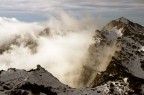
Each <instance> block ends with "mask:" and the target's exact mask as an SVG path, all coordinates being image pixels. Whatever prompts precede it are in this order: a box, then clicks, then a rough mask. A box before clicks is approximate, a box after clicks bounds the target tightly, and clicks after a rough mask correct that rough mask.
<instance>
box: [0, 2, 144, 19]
mask: <svg viewBox="0 0 144 95" xmlns="http://www.w3.org/2000/svg"><path fill="white" fill-rule="evenodd" d="M0 2H1V3H0V11H1V13H0V15H1V16H3V15H5V16H9V15H11V16H17V17H18V18H20V17H19V16H23V15H27V16H32V17H34V18H35V17H36V16H39V17H41V18H42V17H43V18H45V16H46V15H50V14H53V13H54V12H57V11H58V10H59V9H61V10H65V11H69V12H71V13H72V14H75V15H83V14H84V15H85V14H94V15H96V16H104V17H109V18H117V17H121V16H125V17H129V18H131V19H134V20H136V19H137V21H141V20H142V19H143V18H144V16H143V15H144V1H143V0H35V1H32V0H13V1H11V0H0ZM24 13H25V14H24ZM14 14H17V15H14ZM23 17H24V16H23ZM139 18H141V19H139ZM20 19H21V18H20ZM31 19H32V18H31ZM35 19H36V18H35ZM142 21H143V20H142Z"/></svg>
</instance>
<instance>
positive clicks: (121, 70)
mask: <svg viewBox="0 0 144 95" xmlns="http://www.w3.org/2000/svg"><path fill="white" fill-rule="evenodd" d="M98 32H99V33H100V34H99V35H98V36H99V39H101V40H100V42H99V45H100V46H105V45H111V44H112V43H113V42H115V43H116V48H117V49H118V50H116V51H115V52H114V55H113V56H112V57H111V60H110V61H109V65H108V67H107V69H106V71H104V72H101V73H100V74H99V75H97V77H96V78H95V81H94V83H93V84H94V86H96V85H101V84H103V83H105V82H107V81H109V80H113V81H117V80H123V79H124V78H126V79H127V81H128V83H129V89H131V90H130V91H129V95H133V94H136V95H141V94H143V93H144V92H143V86H144V69H143V65H144V49H143V46H144V27H143V26H141V25H139V24H137V23H133V22H131V21H129V20H127V19H126V18H119V19H117V20H113V21H111V22H110V23H108V24H107V25H106V26H105V27H104V28H103V29H102V30H101V31H98ZM98 36H96V39H98V38H97V37H98ZM96 45H97V43H96Z"/></svg>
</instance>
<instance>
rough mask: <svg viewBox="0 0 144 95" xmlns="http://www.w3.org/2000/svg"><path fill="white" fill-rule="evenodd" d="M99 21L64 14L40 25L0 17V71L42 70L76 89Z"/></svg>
mask: <svg viewBox="0 0 144 95" xmlns="http://www.w3.org/2000/svg"><path fill="white" fill-rule="evenodd" d="M97 22H100V20H99V18H97V19H96V18H92V17H85V18H81V19H77V18H75V17H72V16H70V15H68V14H66V13H62V14H60V15H59V16H58V17H53V18H50V20H49V21H47V22H43V23H36V22H35V23H26V22H21V21H18V20H17V19H15V18H5V17H1V18H0V69H8V68H18V69H27V70H29V69H32V68H35V67H36V65H37V64H40V65H41V66H43V67H45V68H46V69H47V70H48V71H49V72H51V73H52V74H53V75H54V76H56V77H57V78H58V79H59V80H60V81H62V82H63V83H65V84H68V85H70V86H74V87H76V84H75V83H76V82H77V80H78V77H79V74H80V71H81V66H82V64H84V62H85V61H86V57H87V55H88V54H87V53H88V48H89V45H90V44H92V43H93V40H92V36H93V34H94V32H95V30H96V28H97V27H99V26H100V23H99V24H96V23H97Z"/></svg>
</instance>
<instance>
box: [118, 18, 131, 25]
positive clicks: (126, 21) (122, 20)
mask: <svg viewBox="0 0 144 95" xmlns="http://www.w3.org/2000/svg"><path fill="white" fill-rule="evenodd" d="M117 21H120V22H122V23H125V24H128V22H129V20H128V19H126V18H125V17H121V18H119V19H117Z"/></svg>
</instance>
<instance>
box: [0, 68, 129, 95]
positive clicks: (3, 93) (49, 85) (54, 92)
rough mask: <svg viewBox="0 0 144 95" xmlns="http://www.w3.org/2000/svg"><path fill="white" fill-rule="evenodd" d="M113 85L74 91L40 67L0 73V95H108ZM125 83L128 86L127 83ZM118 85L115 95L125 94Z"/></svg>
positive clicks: (107, 84) (11, 69)
mask: <svg viewBox="0 0 144 95" xmlns="http://www.w3.org/2000/svg"><path fill="white" fill-rule="evenodd" d="M113 82H114V81H113ZM111 83H112V82H110V81H109V82H107V83H106V84H104V85H101V86H98V87H95V88H81V89H74V88H70V87H68V86H67V85H64V84H62V83H61V82H59V81H58V79H56V78H55V77H54V76H52V75H51V74H50V73H49V72H47V71H46V70H45V69H44V68H42V67H41V66H40V65H38V66H37V69H33V70H30V71H25V70H18V69H14V68H10V69H8V70H7V71H1V72H0V95H106V94H108V93H111V91H110V90H109V89H110V88H111ZM117 83H118V84H120V82H117ZM123 83H124V84H125V85H126V86H127V85H128V84H127V82H126V81H125V82H124V81H123ZM118 84H117V85H115V86H113V88H117V89H115V90H114V91H115V93H123V92H121V91H118V90H119V89H121V88H119V87H118ZM125 89H126V91H129V89H128V88H125Z"/></svg>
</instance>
